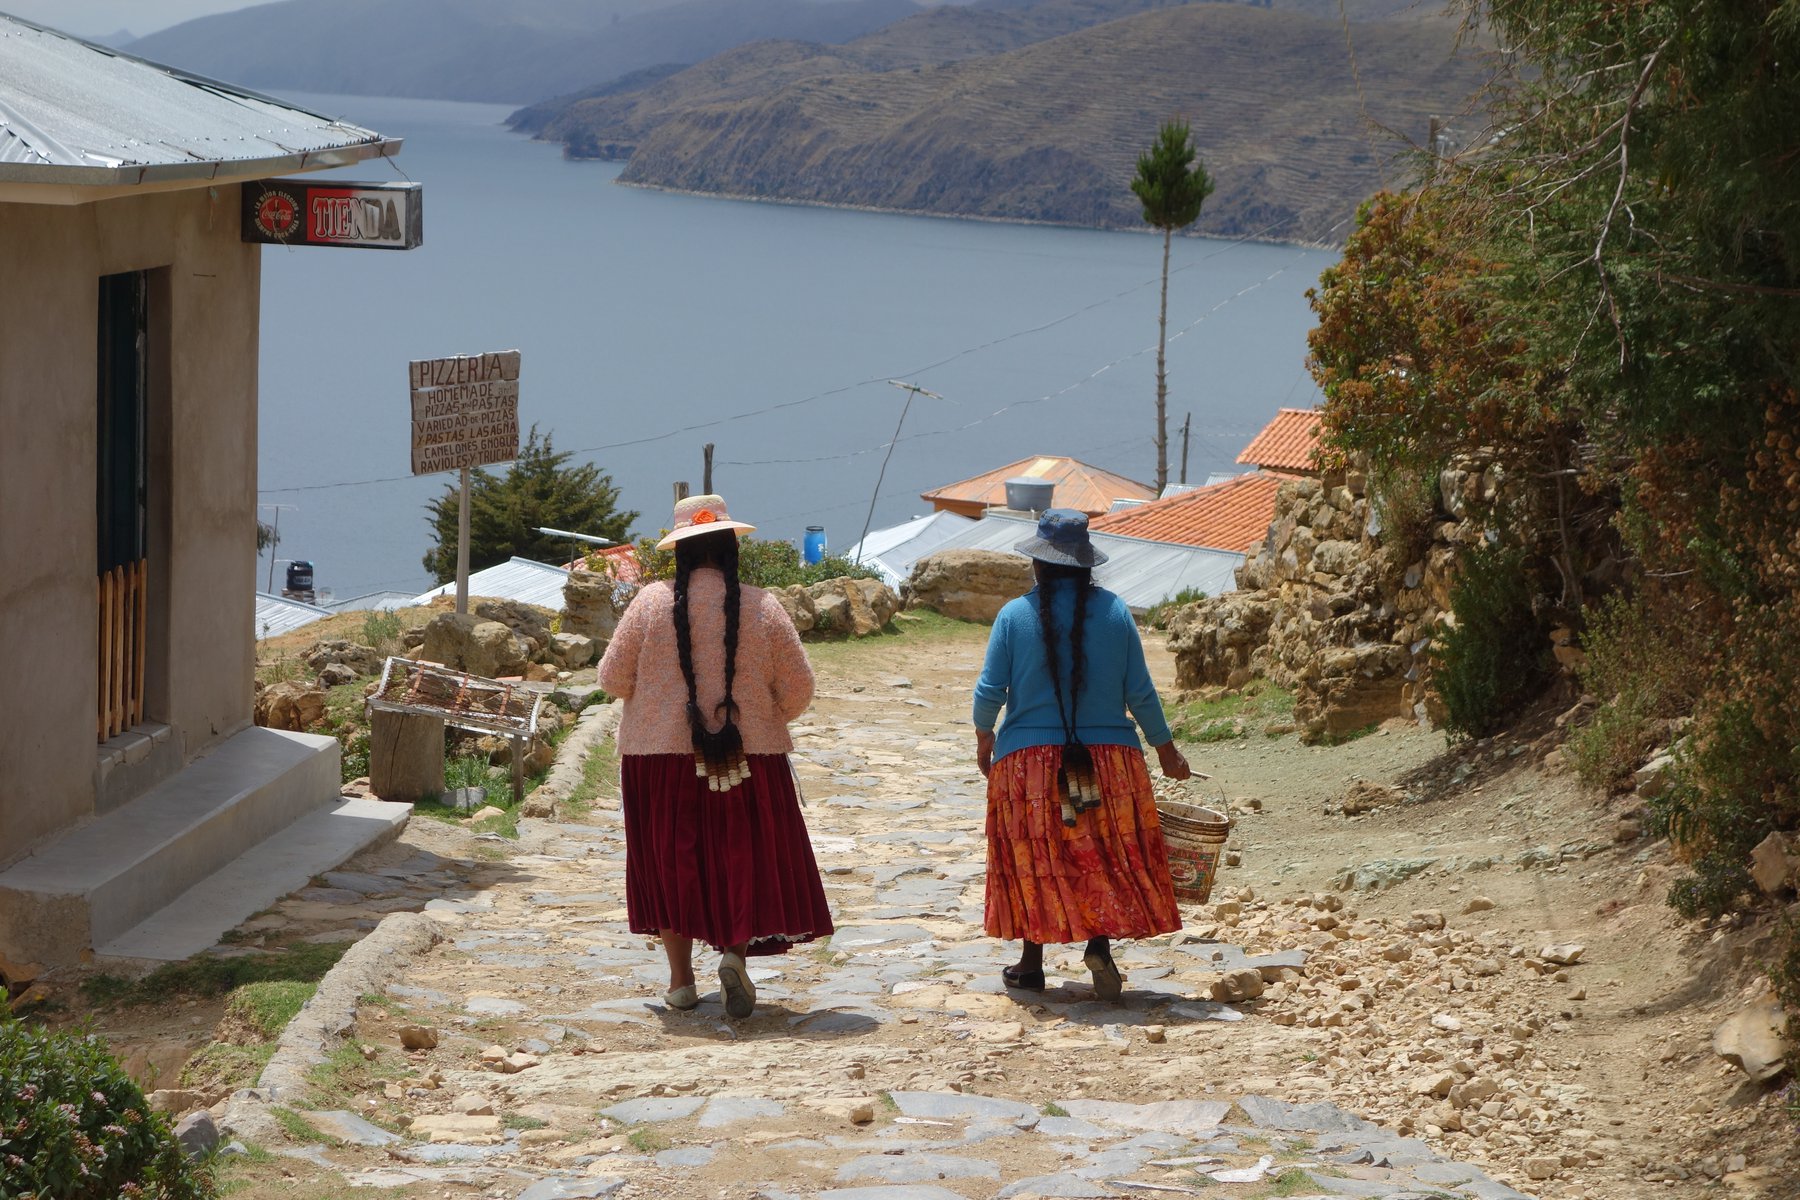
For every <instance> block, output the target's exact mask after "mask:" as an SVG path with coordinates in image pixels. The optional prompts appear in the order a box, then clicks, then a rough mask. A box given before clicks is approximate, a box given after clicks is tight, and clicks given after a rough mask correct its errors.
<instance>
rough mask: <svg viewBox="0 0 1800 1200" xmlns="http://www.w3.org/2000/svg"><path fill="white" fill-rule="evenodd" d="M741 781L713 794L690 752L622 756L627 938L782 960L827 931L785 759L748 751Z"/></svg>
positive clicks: (822, 894)
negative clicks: (679, 939)
mask: <svg viewBox="0 0 1800 1200" xmlns="http://www.w3.org/2000/svg"><path fill="white" fill-rule="evenodd" d="M748 757H749V761H750V779H749V781H748V782H746V783H742V784H739V785H738V786H737V787H735V788H733V789H731V790H730V791H729V792H712V791H708V790H707V787H706V780H704V779H702V778H700V777H698V776H696V775H695V774H694V756H693V755H691V754H627V755H625V756H624V758H623V760H622V763H621V766H620V771H619V775H620V784H621V789H620V790H621V792H622V795H623V806H624V809H625V907H626V909H627V910H628V912H629V914H630V919H631V930H632V932H633V933H649V934H654V933H657V932H659V931H660V930H664V929H672V930H674V931H675V932H676V933H680V934H685V935H686V936H688V937H691V938H693V939H695V940H696V941H703V942H706V943H708V944H710V945H712V946H715V947H725V946H734V945H737V944H738V943H740V942H748V943H749V944H750V951H749V952H750V953H751V954H784V953H786V952H787V948H788V947H789V946H791V945H794V944H795V943H797V942H810V941H812V940H813V939H814V938H820V937H825V936H827V935H828V934H830V933H831V932H832V924H831V910H830V908H829V907H827V905H826V903H825V888H824V885H823V884H821V883H820V882H819V865H818V863H817V862H816V861H815V860H814V859H813V852H812V842H811V841H810V840H809V839H808V838H807V836H806V819H805V818H804V817H802V816H801V815H800V794H799V792H798V791H796V790H795V787H794V773H793V771H792V770H791V769H790V768H789V767H788V760H787V755H785V754H752V755H749V756H748Z"/></svg>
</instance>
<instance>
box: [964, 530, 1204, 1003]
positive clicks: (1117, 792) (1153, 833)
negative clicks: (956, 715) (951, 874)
mask: <svg viewBox="0 0 1800 1200" xmlns="http://www.w3.org/2000/svg"><path fill="white" fill-rule="evenodd" d="M1015 549H1017V550H1018V551H1019V552H1020V553H1021V554H1025V555H1028V556H1030V558H1031V559H1032V560H1033V566H1034V568H1035V573H1036V576H1037V587H1036V588H1034V589H1032V591H1030V592H1028V593H1027V594H1026V595H1023V596H1021V597H1019V598H1018V599H1017V600H1013V601H1011V602H1010V603H1008V604H1007V605H1006V607H1005V608H1002V609H1001V610H1000V615H999V617H998V618H997V619H996V620H995V622H994V631H993V634H992V636H991V637H990V638H989V639H988V649H987V661H986V663H985V664H984V665H983V666H982V670H981V679H980V681H979V682H977V683H976V685H975V714H974V715H975V758H976V762H977V764H978V765H979V766H980V768H981V773H982V774H983V775H985V776H987V781H988V815H987V837H988V868H987V922H986V925H987V932H988V933H989V935H991V936H993V937H997V938H1003V939H1006V940H1009V941H1010V940H1011V939H1013V938H1020V939H1023V941H1024V943H1025V948H1024V952H1023V953H1022V954H1021V955H1020V957H1019V961H1018V962H1017V963H1016V964H1015V965H1013V966H1010V967H1007V968H1006V969H1005V971H1003V972H1002V976H1003V977H1004V979H1005V981H1006V984H1007V986H1008V987H1017V988H1026V989H1030V990H1034V991H1041V990H1042V989H1043V987H1044V943H1046V942H1057V943H1063V942H1081V941H1085V942H1086V943H1087V947H1086V951H1085V953H1084V954H1083V960H1084V961H1085V962H1086V964H1087V968H1088V970H1089V971H1091V972H1092V973H1093V977H1094V990H1095V992H1096V993H1098V994H1099V995H1100V996H1101V997H1102V998H1103V999H1108V1000H1111V999H1115V998H1117V997H1118V995H1119V992H1120V990H1121V988H1122V987H1123V980H1122V978H1121V976H1120V974H1119V969H1118V967H1117V966H1116V965H1115V964H1114V962H1113V958H1112V947H1111V939H1112V938H1118V937H1149V936H1151V935H1153V934H1157V933H1168V932H1171V931H1173V930H1176V929H1179V928H1181V914H1180V912H1179V911H1178V910H1177V908H1176V907H1175V890H1174V885H1173V884H1172V883H1171V882H1170V879H1169V859H1168V851H1167V848H1166V846H1165V845H1164V843H1163V835H1162V825H1161V822H1160V821H1159V820H1158V819H1157V815H1156V801H1155V798H1154V796H1153V795H1152V794H1151V790H1150V773H1149V771H1148V770H1147V769H1146V767H1145V765H1144V752H1143V749H1142V748H1141V747H1140V745H1139V743H1138V737H1137V731H1138V728H1142V729H1143V731H1144V737H1145V738H1146V739H1147V740H1148V741H1149V743H1150V745H1151V746H1153V747H1155V749H1156V756H1157V760H1158V763H1159V765H1160V766H1161V767H1162V772H1163V774H1164V775H1167V776H1168V777H1169V778H1171V779H1186V778H1187V777H1188V776H1189V775H1190V774H1191V773H1192V772H1191V771H1190V770H1189V767H1188V763H1187V759H1185V758H1184V757H1182V754H1181V751H1179V750H1177V749H1176V748H1175V741H1174V738H1173V736H1172V735H1171V734H1170V733H1169V725H1168V722H1167V721H1166V720H1165V719H1164V718H1163V711H1162V702H1161V701H1160V700H1159V699H1157V695H1156V687H1155V685H1154V684H1153V683H1151V681H1150V669H1149V667H1148V666H1147V665H1146V664H1145V662H1144V647H1143V643H1142V642H1141V641H1139V640H1138V632H1137V624H1136V623H1135V622H1134V621H1133V620H1132V619H1131V610H1130V609H1129V608H1127V607H1126V605H1125V602H1124V601H1123V600H1121V599H1119V598H1118V597H1117V596H1115V595H1113V593H1111V592H1109V591H1107V590H1106V589H1105V588H1102V587H1098V586H1096V585H1095V583H1094V581H1093V569H1094V567H1095V566H1096V565H1098V564H1100V563H1103V562H1105V561H1106V555H1105V554H1103V553H1101V552H1100V551H1099V550H1097V549H1095V547H1094V544H1093V542H1092V540H1091V539H1090V538H1089V537H1088V523H1087V517H1086V516H1085V515H1083V514H1082V513H1079V512H1075V511H1074V510H1072V509H1062V508H1053V509H1049V510H1047V511H1045V513H1044V514H1043V516H1042V517H1041V518H1040V519H1039V520H1038V529H1037V536H1035V537H1032V538H1027V539H1026V540H1025V541H1023V542H1020V543H1019V544H1018V546H1017V547H1015ZM1002 708H1004V709H1005V710H1006V720H1005V722H1004V723H1003V724H1002V725H1001V726H1000V731H999V733H998V735H996V734H995V732H994V723H995V720H996V718H997V717H998V716H999V715H1000V710H1001V709H1002ZM1134 719H1135V721H1136V725H1135V726H1134V725H1133V720H1134Z"/></svg>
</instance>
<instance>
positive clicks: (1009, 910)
mask: <svg viewBox="0 0 1800 1200" xmlns="http://www.w3.org/2000/svg"><path fill="white" fill-rule="evenodd" d="M1089 749H1090V750H1091V751H1092V752H1093V756H1094V772H1095V774H1096V775H1097V776H1098V777H1099V782H1100V792H1101V794H1102V795H1103V796H1104V797H1105V802H1104V803H1102V804H1101V805H1100V807H1098V808H1094V809H1090V810H1088V811H1087V812H1084V813H1081V814H1080V815H1079V816H1077V817H1076V821H1075V826H1074V828H1072V829H1071V828H1069V827H1068V826H1066V825H1064V824H1063V823H1062V805H1061V802H1060V800H1059V799H1058V797H1057V791H1056V772H1057V768H1058V767H1059V766H1060V765H1061V763H1062V747H1060V746H1027V747H1026V748H1025V749H1023V750H1015V751H1013V752H1012V753H1011V754H1008V755H1007V756H1006V757H1005V758H1003V759H1001V760H1000V761H999V762H997V763H995V764H994V766H993V770H992V771H991V772H990V773H989V775H988V815H987V837H988V866H987V922H986V924H987V931H988V933H989V934H990V935H992V936H993V937H997V938H1005V939H1009V940H1010V939H1013V938H1024V939H1025V940H1026V941H1031V942H1085V941H1087V940H1088V939H1089V938H1094V937H1108V938H1132V937H1149V936H1151V935H1152V934H1158V933H1171V932H1173V931H1174V930H1177V929H1180V928H1181V913H1180V911H1179V910H1178V909H1177V908H1176V907H1175V885H1174V884H1173V883H1172V882H1170V879H1169V852H1168V847H1167V846H1166V845H1165V844H1164V843H1163V832H1162V822H1161V821H1160V820H1158V818H1157V815H1156V799H1155V797H1154V795H1153V794H1152V793H1151V791H1150V772H1149V770H1148V769H1147V768H1146V767H1145V765H1144V752H1143V751H1142V750H1140V749H1138V748H1137V747H1136V746H1091V747H1089Z"/></svg>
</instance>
